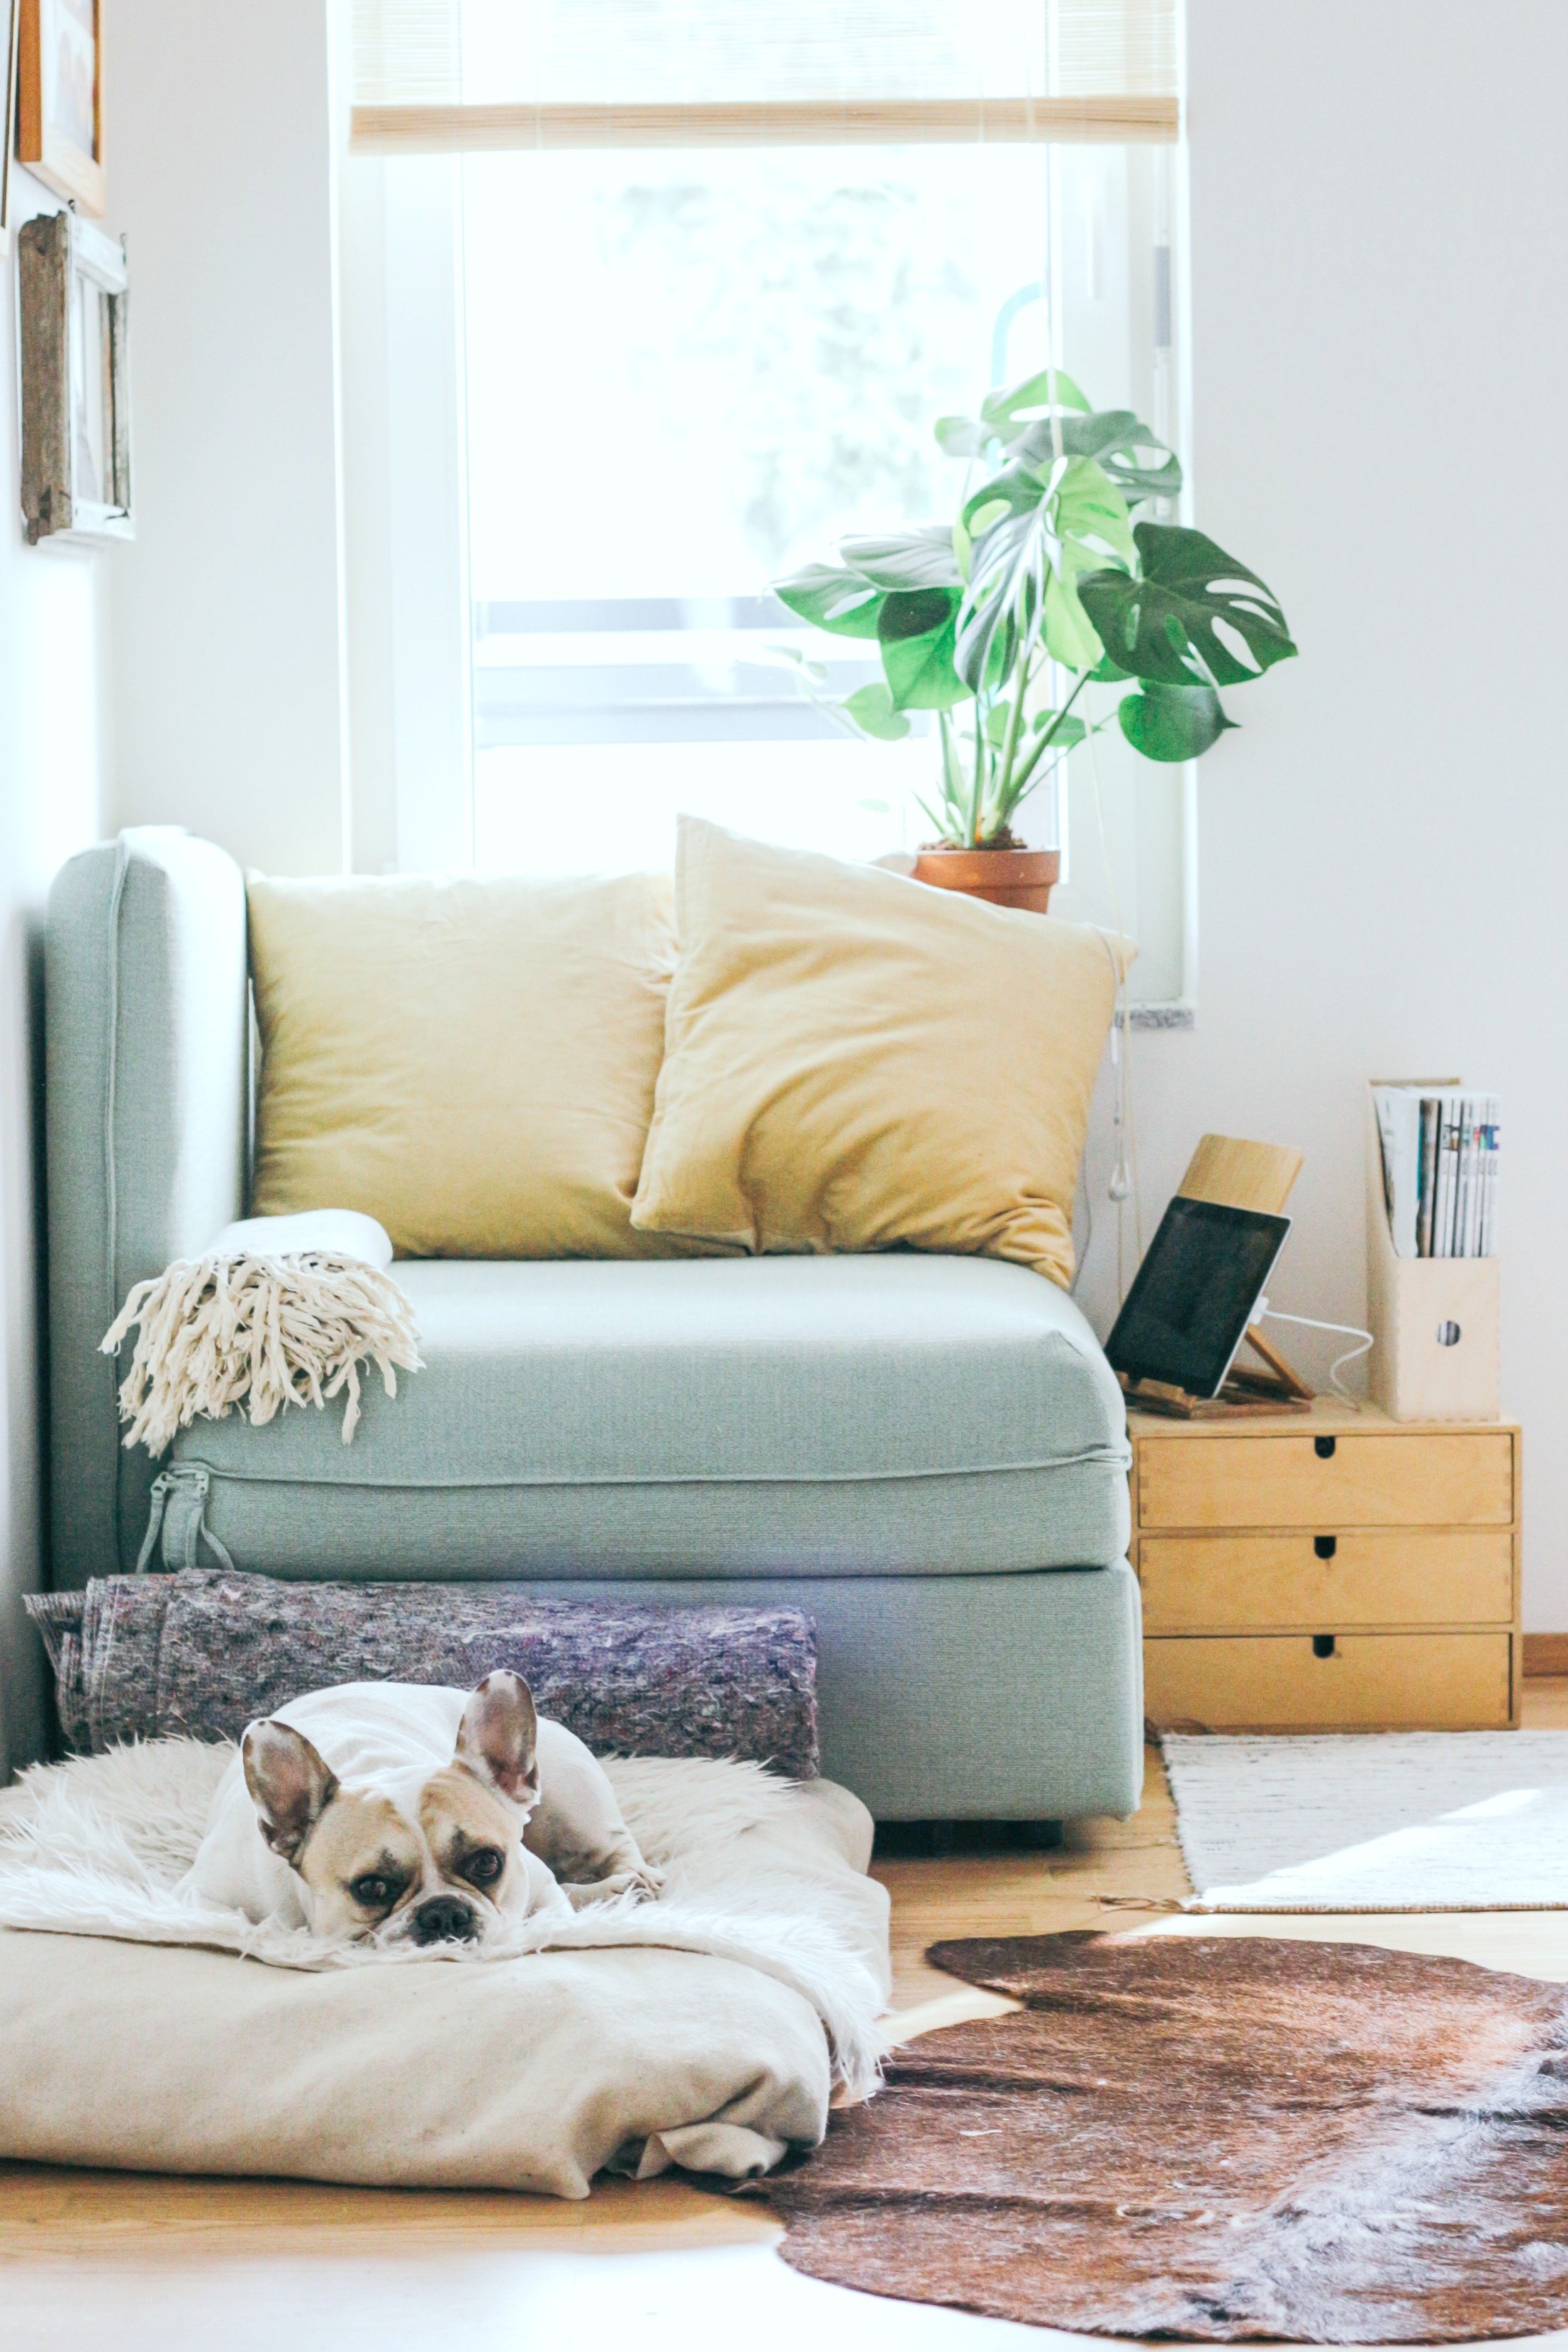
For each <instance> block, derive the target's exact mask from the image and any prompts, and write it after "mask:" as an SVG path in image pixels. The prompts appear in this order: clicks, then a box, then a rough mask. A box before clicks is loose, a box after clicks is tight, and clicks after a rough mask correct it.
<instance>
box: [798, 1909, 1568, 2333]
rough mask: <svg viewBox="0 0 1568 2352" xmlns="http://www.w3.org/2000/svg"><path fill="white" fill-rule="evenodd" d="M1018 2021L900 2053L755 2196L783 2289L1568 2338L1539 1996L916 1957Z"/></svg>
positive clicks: (1301, 1961) (1052, 1940) (1261, 1974)
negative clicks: (797, 2163)
mask: <svg viewBox="0 0 1568 2352" xmlns="http://www.w3.org/2000/svg"><path fill="white" fill-rule="evenodd" d="M929 1957H930V1958H931V1960H932V1961H933V1962H934V1963H935V1964H936V1966H937V1967H939V1968H942V1969H948V1970H949V1971H950V1972H951V1973H952V1974H953V1975H955V1976H960V1977H963V1978H964V1979H966V1980H967V1981H968V1982H969V1983H971V1984H976V1985H984V1986H987V1987H989V1988H990V1989H991V1990H994V1991H996V1992H1000V1993H1007V1994H1010V1995H1012V1996H1013V1998H1014V1999H1015V2000H1020V2001H1022V2002H1024V2003H1025V2007H1024V2008H1023V2009H1022V2010H1021V2011H1017V2012H1016V2013H1014V2014H1010V2015H1007V2016H1004V2017H996V2018H989V2019H985V2020H984V2021H977V2022H974V2023H971V2024H966V2025H958V2026H952V2027H950V2028H949V2029H947V2030H946V2031H945V2032H936V2033H929V2034H926V2035H923V2036H922V2037H921V2038H920V2039H918V2040H916V2041H914V2042H907V2043H905V2044H904V2045H903V2046H902V2047H901V2048H900V2049H899V2050H898V2051H896V2052H895V2053H893V2056H892V2058H891V2060H890V2062H889V2066H888V2073H887V2087H886V2088H885V2090H884V2091H883V2092H882V2094H881V2095H880V2096H879V2097H878V2098H875V2099H873V2100H871V2101H870V2102H869V2103H868V2105H864V2106H856V2107H850V2108H847V2109H844V2110H841V2111H840V2112H838V2113H837V2114H836V2115H835V2116H834V2117H833V2119H832V2123H831V2126H830V2127H829V2132H828V2137H827V2140H826V2144H825V2145H824V2146H823V2147H821V2148H820V2149H819V2150H818V2151H817V2152H816V2155H814V2156H813V2157H812V2158H811V2159H810V2161H809V2162H808V2163H806V2164H805V2165H803V2166H801V2167H800V2168H799V2169H797V2170H795V2171H794V2172H791V2173H788V2174H785V2175H783V2176H780V2177H778V2178H777V2179H775V2180H773V2182H771V2183H770V2184H769V2187H768V2190H767V2195H768V2198H769V2200H770V2202H771V2203H773V2205H774V2206H775V2207H776V2208H777V2209H778V2210H779V2211H780V2213H781V2214H782V2215H783V2216H784V2218H785V2219H786V2220H787V2223H788V2236H787V2239H786V2242H785V2243H784V2249H783V2252H784V2259H785V2260H786V2261H787V2262H789V2263H792V2264H793V2265H794V2267H795V2269H796V2270H800V2271H805V2272H807V2273H809V2274H810V2275H811V2276H812V2277H814V2278H820V2279H828V2280H832V2281H833V2282H835V2283H836V2284H839V2285H841V2286H849V2287H858V2288H861V2289H863V2290H864V2291H866V2292H868V2293H869V2294H885V2295H898V2296H903V2297H905V2298H907V2299H909V2300H910V2301H912V2302H917V2303H934V2304H948V2305H956V2306H957V2307H958V2308H959V2309H961V2310H964V2311H973V2312H981V2313H984V2314H986V2315H989V2316H991V2317H994V2318H998V2319H1014V2320H1025V2321H1032V2322H1034V2323H1035V2324H1036V2325H1037V2326H1051V2327H1060V2328H1077V2329H1081V2330H1084V2331H1086V2332H1089V2333H1093V2334H1100V2335H1110V2336H1178V2337H1189V2338H1194V2339H1197V2340H1200V2341H1205V2342H1219V2343H1228V2342H1235V2341H1237V2340H1239V2339H1243V2338H1247V2337H1274V2338H1283V2339H1285V2340H1288V2341H1290V2342H1295V2343H1307V2344H1343V2343H1359V2344H1405V2343H1434V2342H1453V2341H1457V2340H1464V2339H1468V2338H1474V2337H1484V2336H1526V2335H1534V2334H1537V2333H1542V2332H1544V2331H1545V2330H1547V2329H1550V2328H1557V2327H1563V2326H1568V2007H1565V2000H1564V1993H1563V1988H1562V1987H1560V1986H1557V1985H1546V1984H1539V1983H1535V1982H1533V1981H1531V1979H1526V1978H1523V1977H1515V1976H1505V1975H1501V1974H1499V1973H1497V1972H1494V1971H1493V1970H1491V1969H1479V1968H1474V1967H1472V1966H1471V1965H1470V1964H1469V1963H1468V1961H1464V1960H1449V1959H1432V1958H1424V1957H1421V1956H1419V1955H1416V1954H1412V1953H1405V1952H1387V1951H1380V1950H1374V1949H1373V1948H1370V1947H1367V1946H1363V1945H1358V1944H1320V1943H1297V1942H1286V1941H1282V1940H1277V1939H1274V1938H1265V1937H1258V1938H1254V1937H1188V1936H1171V1937H1132V1936H1115V1935H1095V1934H1084V1935H1068V1936H1039V1937H1027V1936H1020V1937H1006V1938H1004V1939H1002V1940H999V1941H996V1942H983V1941H973V1942H965V1943H949V1944H937V1945H934V1946H933V1947H932V1948H931V1953H930V1955H929Z"/></svg>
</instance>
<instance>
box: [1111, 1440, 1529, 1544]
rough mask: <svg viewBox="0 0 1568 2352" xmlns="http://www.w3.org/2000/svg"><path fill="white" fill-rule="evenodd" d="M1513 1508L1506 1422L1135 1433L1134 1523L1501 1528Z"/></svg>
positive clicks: (1148, 1525)
mask: <svg viewBox="0 0 1568 2352" xmlns="http://www.w3.org/2000/svg"><path fill="white" fill-rule="evenodd" d="M1320 1447H1321V1448H1322V1449H1323V1451H1322V1452H1321V1453H1320V1451H1319V1448H1320ZM1512 1517H1513V1439H1512V1437H1511V1436H1510V1433H1508V1431H1506V1430H1476V1431H1474V1432H1471V1431H1468V1430H1455V1431H1451V1432H1450V1431H1447V1430H1445V1431H1442V1432H1441V1433H1427V1432H1424V1431H1421V1430H1409V1431H1405V1430H1377V1431H1372V1430H1366V1431H1356V1430H1352V1431H1348V1432H1346V1431H1341V1430H1335V1431H1333V1432H1332V1433H1329V1432H1327V1431H1324V1432H1321V1433H1315V1434H1314V1433H1309V1432H1306V1431H1303V1432H1302V1433H1301V1434H1300V1435H1299V1436H1298V1435H1296V1434H1295V1433H1292V1434H1290V1435H1289V1436H1278V1437H1276V1436H1268V1437H1206V1436H1205V1437H1198V1438H1181V1437H1143V1438H1142V1439H1141V1440H1140V1441H1139V1446H1138V1524H1139V1526H1140V1527H1141V1528H1313V1529H1316V1530H1318V1531H1320V1532H1322V1531H1331V1530H1332V1529H1333V1528H1415V1527H1426V1528H1443V1527H1459V1528H1463V1527H1488V1526H1497V1527H1507V1526H1508V1525H1509V1524H1510V1521H1511V1520H1512Z"/></svg>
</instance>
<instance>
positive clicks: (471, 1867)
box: [463, 1845, 506, 1886]
mask: <svg viewBox="0 0 1568 2352" xmlns="http://www.w3.org/2000/svg"><path fill="white" fill-rule="evenodd" d="M505 1868H506V1857H505V1855H504V1854H500V1853H497V1851H496V1849H495V1847H494V1846H493V1845H484V1846H481V1847H480V1848H479V1852H478V1853H471V1854H470V1855H469V1856H468V1861H467V1862H466V1863H465V1864H463V1875H464V1877H465V1878H467V1879H469V1880H471V1881H472V1883H473V1885H476V1886H493V1885H495V1883H496V1880H497V1879H498V1878H499V1877H500V1874H501V1872H502V1871H503V1870H504V1869H505Z"/></svg>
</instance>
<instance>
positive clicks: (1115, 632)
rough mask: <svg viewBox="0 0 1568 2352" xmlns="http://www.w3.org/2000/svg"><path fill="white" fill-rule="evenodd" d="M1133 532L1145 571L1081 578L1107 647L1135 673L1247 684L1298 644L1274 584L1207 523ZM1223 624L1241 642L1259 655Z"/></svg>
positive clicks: (1148, 525)
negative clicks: (1205, 527) (1219, 541)
mask: <svg viewBox="0 0 1568 2352" xmlns="http://www.w3.org/2000/svg"><path fill="white" fill-rule="evenodd" d="M1133 537H1134V539H1135V540H1136V541H1137V545H1138V555H1139V561H1140V564H1141V566H1142V577H1140V578H1137V579H1130V578H1129V577H1128V575H1127V574H1126V572H1091V573H1090V574H1089V576H1088V577H1087V578H1085V579H1082V580H1080V581H1079V583H1078V593H1079V597H1080V599H1081V601H1082V604H1083V607H1084V610H1085V612H1086V613H1087V614H1089V619H1090V620H1091V621H1092V622H1093V624H1094V626H1095V628H1096V629H1097V630H1098V631H1099V633H1100V637H1101V639H1102V640H1103V643H1104V646H1105V650H1106V652H1107V653H1108V654H1109V655H1110V657H1111V659H1112V660H1113V661H1115V662H1117V663H1119V664H1120V666H1121V668H1122V669H1124V670H1126V671H1127V672H1128V673H1129V675H1130V676H1131V677H1139V678H1144V679H1152V680H1153V681H1154V682H1155V683H1156V684H1159V685H1163V686H1240V685H1242V684H1243V683H1244V682H1245V681H1246V680H1247V678H1250V677H1259V676H1260V675H1261V674H1262V672H1263V671H1264V670H1266V669H1268V668H1269V667H1271V666H1272V665H1273V664H1274V663H1275V662H1277V661H1285V660H1286V659H1288V658H1289V656H1290V655H1292V654H1293V653H1294V652H1295V650H1296V648H1295V646H1293V645H1292V644H1291V642H1290V639H1289V635H1288V633H1287V631H1286V627H1285V615H1284V614H1283V613H1282V612H1281V610H1280V609H1279V602H1278V600H1277V599H1276V597H1275V595H1274V593H1273V591H1272V590H1271V589H1269V588H1267V587H1266V586H1265V585H1264V583H1263V582H1262V581H1261V580H1259V578H1258V574H1257V572H1249V571H1248V570H1247V566H1246V564H1245V563H1238V562H1237V560H1236V558H1235V556H1234V555H1227V554H1226V551H1225V550H1224V548H1223V547H1216V546H1215V542H1214V541H1213V540H1212V539H1205V536H1204V534H1203V532H1202V531H1201V530H1180V529H1178V528H1177V527H1176V526H1175V525H1174V524H1173V523H1159V522H1141V523H1139V525H1138V526H1137V528H1136V530H1134V532H1133ZM1219 626H1224V627H1225V628H1226V629H1227V630H1230V631H1231V632H1233V633H1234V634H1235V635H1236V636H1237V637H1238V638H1239V639H1240V640H1241V642H1242V644H1243V645H1244V646H1246V647H1247V652H1248V653H1249V654H1250V655H1251V656H1252V659H1251V661H1250V663H1248V662H1244V661H1243V660H1241V659H1240V657H1239V656H1237V654H1236V653H1235V652H1234V651H1233V650H1232V648H1231V646H1229V645H1227V644H1226V641H1225V640H1224V638H1222V637H1221V636H1220V635H1218V627H1219Z"/></svg>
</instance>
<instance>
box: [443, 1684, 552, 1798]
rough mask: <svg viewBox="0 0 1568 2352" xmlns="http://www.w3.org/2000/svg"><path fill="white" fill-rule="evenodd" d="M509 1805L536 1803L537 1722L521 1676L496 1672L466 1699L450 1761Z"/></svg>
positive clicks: (531, 1697)
mask: <svg viewBox="0 0 1568 2352" xmlns="http://www.w3.org/2000/svg"><path fill="white" fill-rule="evenodd" d="M453 1761H454V1762H455V1763H458V1764H461V1765H462V1766H463V1767H464V1768H465V1769H467V1770H468V1771H469V1772H471V1773H472V1774H473V1776H474V1778H475V1780H482V1781H483V1782H484V1783H485V1785H486V1787H487V1788H490V1789H496V1790H500V1794H501V1795H502V1796H503V1797H510V1800H511V1801H512V1803H513V1804H514V1805H532V1804H535V1803H537V1801H538V1798H539V1717H538V1716H537V1715H536V1714H535V1713H534V1707H533V1693H532V1692H531V1690H530V1689H529V1687H528V1685H527V1684H526V1683H525V1682H524V1681H523V1679H522V1676H521V1675H513V1674H509V1673H508V1672H507V1670H506V1669H505V1667H504V1666H503V1667H500V1668H498V1669H497V1671H496V1672H495V1673H494V1674H493V1675H486V1676H485V1678H484V1680H483V1682H482V1683H480V1685H479V1688H478V1689H477V1690H475V1691H473V1692H472V1693H471V1694H470V1695H469V1698H468V1706H466V1707H465V1708H464V1709H463V1720H462V1722H461V1723H460V1724H459V1725H458V1748H457V1754H456V1756H455V1758H454V1759H453Z"/></svg>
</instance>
